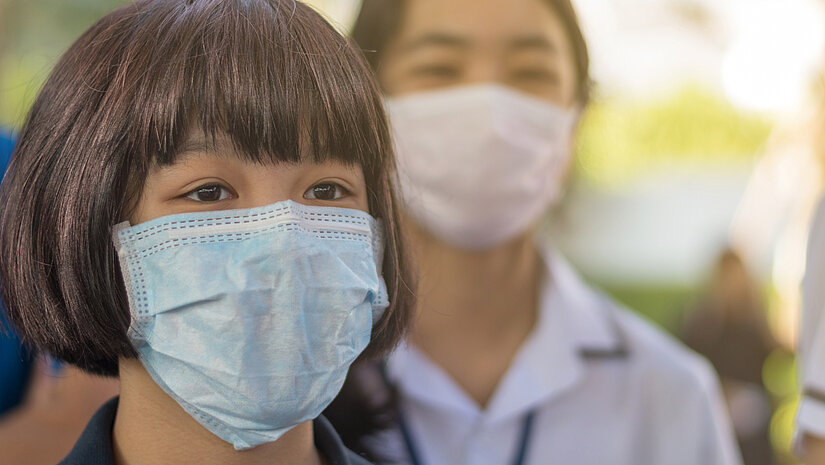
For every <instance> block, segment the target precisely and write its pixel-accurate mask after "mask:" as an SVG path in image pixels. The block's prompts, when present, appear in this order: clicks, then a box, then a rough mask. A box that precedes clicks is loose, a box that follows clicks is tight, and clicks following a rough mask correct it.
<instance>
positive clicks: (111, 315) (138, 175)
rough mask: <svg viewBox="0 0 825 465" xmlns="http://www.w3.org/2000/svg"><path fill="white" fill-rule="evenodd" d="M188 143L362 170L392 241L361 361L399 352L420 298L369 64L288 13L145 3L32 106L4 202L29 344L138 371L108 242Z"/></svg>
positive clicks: (70, 57)
mask: <svg viewBox="0 0 825 465" xmlns="http://www.w3.org/2000/svg"><path fill="white" fill-rule="evenodd" d="M194 130H198V131H203V132H204V133H205V134H206V135H207V137H212V138H213V139H214V138H217V137H218V136H226V137H228V138H229V139H230V140H231V141H232V143H233V144H234V146H235V147H236V149H237V150H238V152H239V153H241V154H243V156H245V157H248V158H249V159H250V160H253V161H256V162H266V161H272V162H297V161H301V160H307V159H309V160H312V161H323V160H325V159H332V158H334V159H336V160H340V161H343V162H345V163H348V164H353V165H360V166H361V167H362V169H363V170H364V176H365V179H366V182H367V190H368V198H369V208H370V213H371V214H372V215H373V216H375V217H378V218H382V219H383V221H384V224H385V227H386V229H387V231H386V252H385V256H384V267H383V269H384V277H385V280H386V282H387V286H388V290H389V294H390V301H391V302H392V303H391V305H390V307H389V308H388V309H387V310H386V311H385V313H384V315H383V316H382V318H381V319H380V320H379V321H377V322H376V324H375V326H374V328H373V339H372V342H371V344H370V346H369V347H368V348H367V350H366V351H365V353H364V355H363V356H364V357H372V356H377V355H380V354H382V353H383V352H385V351H386V350H388V349H389V348H391V347H393V346H394V345H395V344H396V343H397V341H398V340H399V338H400V337H401V336H402V333H403V331H404V329H405V328H406V325H407V323H408V321H409V319H410V315H411V312H412V307H413V295H412V291H411V289H413V283H412V281H411V279H412V276H411V273H410V269H409V265H408V260H407V259H406V258H405V257H406V256H405V252H404V250H403V247H402V241H401V239H400V233H399V229H398V222H397V219H398V215H397V210H396V207H395V200H394V197H393V192H394V190H393V185H392V182H393V181H392V179H393V176H394V174H393V173H394V157H393V151H392V144H391V139H390V136H389V131H388V127H387V123H386V119H385V116H384V113H383V109H382V106H381V96H380V92H379V90H378V88H377V86H376V84H375V83H374V80H373V78H372V74H371V72H370V70H369V68H368V66H367V65H366V63H365V62H364V60H363V58H362V56H361V54H360V52H358V51H357V50H356V49H355V48H354V47H352V46H351V45H350V44H349V43H348V42H347V40H346V39H345V38H343V37H341V36H340V35H339V34H338V33H337V32H336V31H335V30H334V29H333V28H332V27H331V26H330V25H329V24H328V23H327V22H326V21H325V20H324V19H322V18H321V16H320V15H318V14H317V13H316V12H315V11H313V10H312V9H310V8H309V7H307V6H306V5H304V4H302V3H299V2H296V1H292V0H141V1H138V2H136V3H134V4H132V5H129V6H125V7H123V8H120V9H118V10H116V11H114V12H113V13H111V14H109V15H107V16H106V17H104V18H103V19H101V20H100V21H99V22H98V23H97V24H95V25H94V26H92V27H91V28H90V29H89V30H88V31H87V32H86V33H84V34H83V35H82V36H81V37H80V38H79V39H78V40H77V42H75V43H74V45H72V47H71V48H70V49H69V50H68V51H67V52H66V54H65V55H64V56H63V57H62V59H61V60H60V62H59V63H58V64H57V66H56V67H55V69H54V70H53V72H52V73H51V75H50V76H49V78H48V80H47V82H46V84H45V85H44V87H43V89H42V91H41V92H40V95H39V96H38V97H37V100H36V101H35V103H34V105H33V107H32V109H31V111H30V113H29V115H28V118H27V121H26V123H25V125H24V128H23V130H22V132H21V135H20V139H19V144H18V147H17V150H16V152H15V154H14V156H13V159H12V162H11V165H10V168H9V172H8V175H7V176H6V178H5V180H4V181H3V184H2V188H1V189H0V197H2V199H0V202H2V204H3V205H4V210H3V213H2V218H0V247H2V251H0V283H2V297H3V299H4V300H5V302H6V304H7V306H8V315H9V319H10V320H11V321H12V323H13V324H14V325H15V326H16V327H17V329H18V330H19V331H20V333H21V335H22V336H23V339H24V340H25V341H27V342H28V343H30V344H31V345H33V346H34V347H36V348H38V349H41V350H43V351H46V352H48V353H50V354H52V355H53V356H55V357H58V358H60V359H62V360H65V361H67V362H69V363H72V364H74V365H77V366H79V367H80V368H82V369H84V370H86V371H89V372H92V373H98V374H104V375H116V374H117V367H118V358H120V357H133V356H134V355H135V351H134V349H133V348H132V346H131V344H130V343H129V340H128V338H127V336H126V331H127V329H128V327H129V323H130V314H129V306H128V300H127V298H126V294H125V289H124V285H123V281H122V277H121V275H120V271H119V266H118V261H117V255H116V252H115V249H114V246H113V245H112V241H111V230H112V226H113V225H115V224H116V223H118V222H120V221H122V220H124V219H126V218H128V216H129V213H130V209H131V208H132V207H133V206H134V204H135V202H136V199H137V198H139V196H140V193H141V189H142V186H143V183H144V181H145V179H146V176H147V172H148V169H149V168H150V167H151V166H152V165H153V164H155V163H157V164H159V165H166V164H170V163H173V162H174V161H175V158H176V154H177V153H178V152H179V150H180V149H181V147H182V146H183V144H184V143H185V142H186V140H187V138H188V137H189V135H190V133H191V132H192V131H194Z"/></svg>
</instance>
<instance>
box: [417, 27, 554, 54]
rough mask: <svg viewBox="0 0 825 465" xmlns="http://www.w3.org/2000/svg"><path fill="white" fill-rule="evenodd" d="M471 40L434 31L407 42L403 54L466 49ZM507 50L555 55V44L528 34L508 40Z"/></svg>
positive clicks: (537, 35) (539, 36)
mask: <svg viewBox="0 0 825 465" xmlns="http://www.w3.org/2000/svg"><path fill="white" fill-rule="evenodd" d="M471 42H472V41H471V40H469V39H467V38H465V37H462V36H460V35H457V34H451V33H448V32H443V31H434V32H427V33H424V34H421V35H420V36H418V37H416V38H414V39H411V40H409V41H408V42H407V43H406V44H404V45H403V47H402V50H403V51H404V52H414V51H416V50H420V49H422V48H427V47H447V48H453V49H466V48H469V47H470V45H471ZM507 48H508V49H511V50H515V51H521V50H536V51H543V52H547V53H557V52H558V47H556V44H555V43H554V42H553V41H551V40H550V39H548V38H547V37H544V36H542V35H539V34H530V35H524V36H520V37H516V38H513V39H510V40H509V41H508V42H507Z"/></svg>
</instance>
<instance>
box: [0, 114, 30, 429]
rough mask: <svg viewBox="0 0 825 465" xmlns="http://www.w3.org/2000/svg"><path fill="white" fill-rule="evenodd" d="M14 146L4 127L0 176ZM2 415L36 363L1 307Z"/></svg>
mask: <svg viewBox="0 0 825 465" xmlns="http://www.w3.org/2000/svg"><path fill="white" fill-rule="evenodd" d="M13 147H14V140H13V138H12V135H11V133H8V132H5V131H3V130H2V129H1V128H0V174H4V173H5V172H6V168H7V167H8V166H9V159H10V158H11V152H12V149H13ZM0 326H2V329H0V374H2V376H0V415H3V413H5V412H6V411H7V410H9V409H11V408H12V407H14V406H16V405H17V404H18V403H20V401H21V399H22V397H23V394H24V392H25V389H26V386H27V384H28V379H29V374H30V372H31V367H32V363H33V360H34V357H33V354H32V353H31V351H29V350H28V349H26V348H25V347H24V346H23V345H22V343H21V342H20V339H18V338H17V336H16V335H15V334H14V331H13V330H12V329H11V328H10V326H9V324H8V322H7V321H6V317H5V308H4V307H2V305H0Z"/></svg>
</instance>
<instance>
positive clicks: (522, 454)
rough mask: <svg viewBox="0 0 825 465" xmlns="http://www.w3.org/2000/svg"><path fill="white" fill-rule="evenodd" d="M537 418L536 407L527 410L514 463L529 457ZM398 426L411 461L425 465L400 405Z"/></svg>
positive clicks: (414, 463) (522, 462) (517, 463)
mask: <svg viewBox="0 0 825 465" xmlns="http://www.w3.org/2000/svg"><path fill="white" fill-rule="evenodd" d="M535 419H536V410H535V409H533V410H530V411H529V412H527V416H526V417H524V422H523V423H522V425H521V438H520V440H519V442H518V449H516V455H515V456H514V457H513V461H512V462H511V463H512V465H524V459H525V458H526V457H527V448H528V446H529V445H530V436H532V434H533V423H535ZM398 426H399V429H400V430H401V436H402V437H403V438H404V445H405V446H406V447H407V455H408V456H409V458H410V462H411V463H412V465H424V462H422V460H421V454H419V451H418V447H417V446H416V442H415V440H414V439H413V435H412V431H411V430H410V426H409V424H408V423H407V421H406V419H405V418H404V414H403V413H402V412H401V408H400V407H399V409H398Z"/></svg>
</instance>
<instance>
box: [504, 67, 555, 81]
mask: <svg viewBox="0 0 825 465" xmlns="http://www.w3.org/2000/svg"><path fill="white" fill-rule="evenodd" d="M513 78H514V79H516V80H520V81H533V82H543V83H548V84H557V83H558V82H559V75H558V74H557V73H556V72H555V71H550V70H547V69H538V68H533V69H530V68H526V69H520V70H517V71H515V72H514V73H513Z"/></svg>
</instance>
